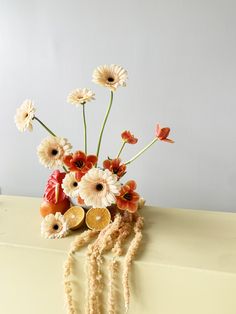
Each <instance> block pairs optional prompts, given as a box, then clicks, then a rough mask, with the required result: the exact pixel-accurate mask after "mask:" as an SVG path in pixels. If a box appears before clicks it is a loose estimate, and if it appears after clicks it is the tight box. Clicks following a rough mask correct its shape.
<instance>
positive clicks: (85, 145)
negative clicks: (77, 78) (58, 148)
mask: <svg viewBox="0 0 236 314" xmlns="http://www.w3.org/2000/svg"><path fill="white" fill-rule="evenodd" d="M82 106H83V121H84V151H85V154H86V155H87V150H88V147H87V145H88V144H87V124H86V118H85V103H84V104H82Z"/></svg>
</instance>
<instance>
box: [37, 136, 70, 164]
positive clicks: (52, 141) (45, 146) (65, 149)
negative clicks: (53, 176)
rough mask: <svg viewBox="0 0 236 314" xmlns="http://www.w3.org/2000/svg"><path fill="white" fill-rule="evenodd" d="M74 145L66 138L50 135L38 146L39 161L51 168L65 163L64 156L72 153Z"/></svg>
mask: <svg viewBox="0 0 236 314" xmlns="http://www.w3.org/2000/svg"><path fill="white" fill-rule="evenodd" d="M71 148H72V146H71V144H70V143H69V142H68V140H67V139H66V138H62V137H56V136H50V137H48V138H45V139H44V140H43V141H42V142H41V144H40V145H39V146H38V149H37V153H38V157H39V161H40V162H41V164H43V165H44V166H45V167H47V168H49V169H54V168H57V167H59V166H61V165H63V158H64V156H65V155H68V154H69V153H70V150H71Z"/></svg>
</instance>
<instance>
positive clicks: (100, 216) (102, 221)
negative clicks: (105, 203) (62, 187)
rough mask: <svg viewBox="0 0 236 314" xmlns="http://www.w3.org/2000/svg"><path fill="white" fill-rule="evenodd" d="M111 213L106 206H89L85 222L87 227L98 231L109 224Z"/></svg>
mask: <svg viewBox="0 0 236 314" xmlns="http://www.w3.org/2000/svg"><path fill="white" fill-rule="evenodd" d="M110 221H111V214H110V212H109V210H108V209H107V208H105V207H104V208H90V210H89V211H88V212H87V214H86V218H85V222H86V225H87V227H88V228H89V229H92V230H97V231H100V230H102V229H104V228H105V227H106V226H107V225H109V223H110Z"/></svg>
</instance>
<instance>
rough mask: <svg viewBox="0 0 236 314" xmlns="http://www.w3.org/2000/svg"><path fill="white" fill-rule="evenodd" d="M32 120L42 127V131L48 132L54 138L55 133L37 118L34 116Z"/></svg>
mask: <svg viewBox="0 0 236 314" xmlns="http://www.w3.org/2000/svg"><path fill="white" fill-rule="evenodd" d="M33 120H36V121H38V122H39V123H40V124H41V125H42V126H43V127H44V129H46V130H47V131H48V133H50V134H51V135H52V136H56V134H55V133H53V132H52V131H51V130H50V129H49V128H48V127H47V126H46V125H45V124H44V123H43V122H42V121H41V120H40V119H39V118H37V117H36V116H34V117H33Z"/></svg>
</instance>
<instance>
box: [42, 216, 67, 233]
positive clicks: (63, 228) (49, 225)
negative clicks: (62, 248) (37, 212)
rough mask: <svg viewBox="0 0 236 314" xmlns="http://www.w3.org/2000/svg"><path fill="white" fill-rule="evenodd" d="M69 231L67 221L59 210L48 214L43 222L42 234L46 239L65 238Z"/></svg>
mask: <svg viewBox="0 0 236 314" xmlns="http://www.w3.org/2000/svg"><path fill="white" fill-rule="evenodd" d="M68 232H69V228H68V224H67V221H66V220H65V218H64V217H63V215H62V214H61V213H59V212H57V213H56V214H55V215H53V214H49V215H47V216H46V217H45V218H44V219H43V221H42V223H41V235H42V236H43V237H44V238H46V239H59V238H63V237H65V236H66V235H67V234H68Z"/></svg>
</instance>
